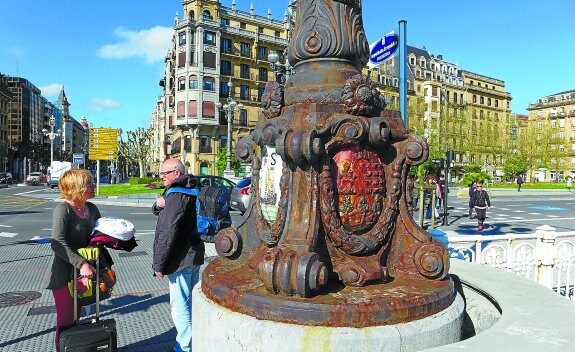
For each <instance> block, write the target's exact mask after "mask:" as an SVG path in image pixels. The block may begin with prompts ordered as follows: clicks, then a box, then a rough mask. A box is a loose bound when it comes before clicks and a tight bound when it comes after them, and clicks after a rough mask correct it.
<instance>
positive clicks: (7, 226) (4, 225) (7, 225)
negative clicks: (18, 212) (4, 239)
mask: <svg viewBox="0 0 575 352" xmlns="http://www.w3.org/2000/svg"><path fill="white" fill-rule="evenodd" d="M0 227H12V226H10V225H0Z"/></svg>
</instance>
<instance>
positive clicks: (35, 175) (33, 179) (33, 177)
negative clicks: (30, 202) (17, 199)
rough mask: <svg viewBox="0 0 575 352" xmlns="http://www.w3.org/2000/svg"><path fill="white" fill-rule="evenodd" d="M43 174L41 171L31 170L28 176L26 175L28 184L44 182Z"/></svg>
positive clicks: (34, 184)
mask: <svg viewBox="0 0 575 352" xmlns="http://www.w3.org/2000/svg"><path fill="white" fill-rule="evenodd" d="M42 179H43V175H42V173H41V172H31V173H30V175H28V177H26V181H25V182H26V184H27V185H31V186H37V185H39V184H41V183H42Z"/></svg>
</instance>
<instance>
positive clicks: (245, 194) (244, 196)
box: [230, 177, 252, 214]
mask: <svg viewBox="0 0 575 352" xmlns="http://www.w3.org/2000/svg"><path fill="white" fill-rule="evenodd" d="M251 199H252V179H251V178H250V177H244V178H243V179H241V180H240V181H239V182H238V183H237V184H236V186H235V187H234V188H232V194H231V196H230V207H231V208H232V209H235V210H239V211H240V212H241V213H242V214H243V213H245V212H246V209H247V208H248V205H249V204H250V200H251Z"/></svg>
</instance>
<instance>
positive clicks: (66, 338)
mask: <svg viewBox="0 0 575 352" xmlns="http://www.w3.org/2000/svg"><path fill="white" fill-rule="evenodd" d="M76 271H77V270H76V269H74V285H73V286H74V325H72V326H71V327H69V328H67V329H66V330H63V331H62V332H60V337H59V340H60V350H59V352H106V351H109V352H116V351H118V346H117V345H118V342H117V332H116V321H115V320H114V319H106V320H100V290H99V288H96V290H95V291H96V318H95V319H93V320H91V321H89V322H83V323H80V322H79V317H78V287H77V281H78V280H77V273H76ZM99 282H100V259H99V256H98V259H97V260H96V282H95V285H99Z"/></svg>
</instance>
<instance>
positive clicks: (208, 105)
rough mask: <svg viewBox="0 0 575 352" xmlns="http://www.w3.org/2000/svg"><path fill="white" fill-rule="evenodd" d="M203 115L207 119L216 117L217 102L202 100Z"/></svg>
mask: <svg viewBox="0 0 575 352" xmlns="http://www.w3.org/2000/svg"><path fill="white" fill-rule="evenodd" d="M202 117H203V118H205V119H206V118H207V119H213V118H215V117H216V103H214V102H213V101H204V102H202Z"/></svg>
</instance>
